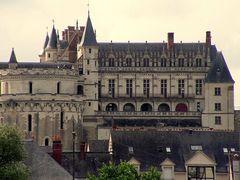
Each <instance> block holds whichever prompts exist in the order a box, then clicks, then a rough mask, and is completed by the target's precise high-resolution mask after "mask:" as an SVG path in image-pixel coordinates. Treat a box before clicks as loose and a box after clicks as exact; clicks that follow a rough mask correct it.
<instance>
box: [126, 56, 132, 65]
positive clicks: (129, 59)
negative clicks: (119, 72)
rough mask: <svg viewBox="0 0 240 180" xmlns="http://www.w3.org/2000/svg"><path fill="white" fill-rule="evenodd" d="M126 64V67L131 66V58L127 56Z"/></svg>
mask: <svg viewBox="0 0 240 180" xmlns="http://www.w3.org/2000/svg"><path fill="white" fill-rule="evenodd" d="M126 66H127V67H131V66H132V59H131V58H127V59H126Z"/></svg>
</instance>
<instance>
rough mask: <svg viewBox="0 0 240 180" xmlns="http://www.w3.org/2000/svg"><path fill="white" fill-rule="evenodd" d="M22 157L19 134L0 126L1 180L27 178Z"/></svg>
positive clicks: (26, 170) (23, 153)
mask: <svg viewBox="0 0 240 180" xmlns="http://www.w3.org/2000/svg"><path fill="white" fill-rule="evenodd" d="M24 156H25V151H24V147H23V143H22V139H21V134H20V132H19V131H18V130H17V129H16V128H13V127H7V126H0V177H1V179H2V180H25V179H27V178H28V169H27V167H26V166H25V165H24V164H23V163H22V162H21V161H22V160H23V159H24Z"/></svg>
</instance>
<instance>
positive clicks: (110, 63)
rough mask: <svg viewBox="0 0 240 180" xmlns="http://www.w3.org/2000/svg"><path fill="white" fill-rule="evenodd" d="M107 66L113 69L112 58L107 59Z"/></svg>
mask: <svg viewBox="0 0 240 180" xmlns="http://www.w3.org/2000/svg"><path fill="white" fill-rule="evenodd" d="M108 66H109V67H114V59H113V58H109V59H108Z"/></svg>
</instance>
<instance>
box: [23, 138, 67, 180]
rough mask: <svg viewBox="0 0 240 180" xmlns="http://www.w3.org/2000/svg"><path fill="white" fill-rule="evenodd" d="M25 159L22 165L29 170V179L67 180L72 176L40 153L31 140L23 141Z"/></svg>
mask: <svg viewBox="0 0 240 180" xmlns="http://www.w3.org/2000/svg"><path fill="white" fill-rule="evenodd" d="M24 146H25V149H26V153H27V156H26V157H27V159H26V160H25V161H24V163H25V164H26V165H27V167H28V168H29V169H30V176H31V179H34V180H42V179H51V180H58V179H62V180H69V179H72V176H71V175H70V174H69V173H68V172H67V171H66V170H65V169H64V168H63V167H61V166H60V165H59V164H58V163H57V162H56V161H55V160H54V159H53V158H52V157H50V156H49V155H48V154H47V153H45V152H44V151H42V150H41V149H40V148H39V147H38V145H37V144H36V143H34V142H33V141H32V140H29V141H25V142H24Z"/></svg>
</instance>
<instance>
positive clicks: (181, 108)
mask: <svg viewBox="0 0 240 180" xmlns="http://www.w3.org/2000/svg"><path fill="white" fill-rule="evenodd" d="M176 111H177V112H187V111H188V108H187V105H186V104H183V103H179V104H178V105H177V106H176Z"/></svg>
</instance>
